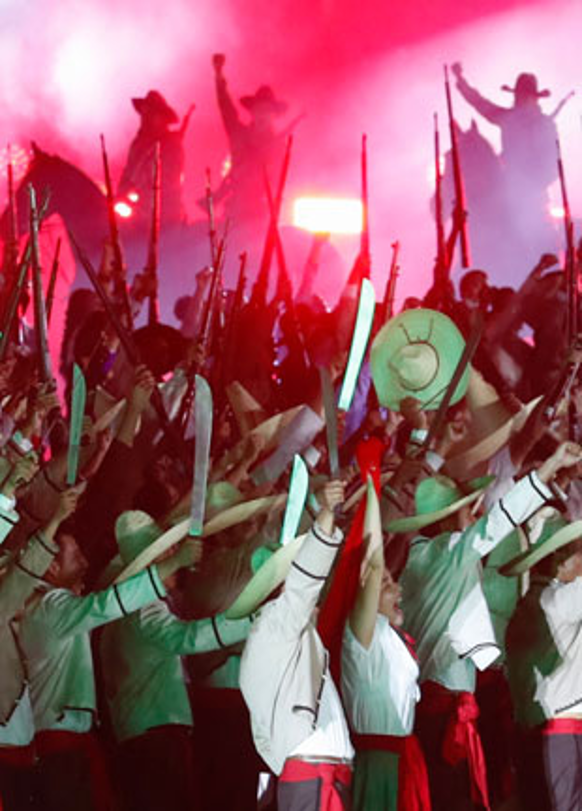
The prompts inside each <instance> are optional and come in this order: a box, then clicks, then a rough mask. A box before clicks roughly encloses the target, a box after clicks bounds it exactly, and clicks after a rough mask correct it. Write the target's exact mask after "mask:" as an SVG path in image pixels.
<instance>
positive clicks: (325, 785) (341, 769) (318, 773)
mask: <svg viewBox="0 0 583 812" xmlns="http://www.w3.org/2000/svg"><path fill="white" fill-rule="evenodd" d="M316 779H320V780H321V781H322V787H321V791H320V805H319V809H321V810H336V812H342V811H343V810H344V809H345V806H344V804H343V801H342V798H341V796H340V794H339V792H338V790H337V788H336V784H337V783H340V784H344V786H345V787H347V788H349V787H350V784H351V781H352V767H350V766H349V765H348V764H326V763H323V762H311V761H302V760H301V759H299V758H288V760H287V761H286V762H285V766H284V768H283V772H282V773H281V775H280V777H279V780H280V781H287V782H289V783H292V784H293V783H295V782H296V781H315V780H316Z"/></svg>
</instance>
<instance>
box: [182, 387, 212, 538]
mask: <svg viewBox="0 0 583 812" xmlns="http://www.w3.org/2000/svg"><path fill="white" fill-rule="evenodd" d="M195 380H196V394H195V397H194V436H195V448H194V479H193V483H192V499H191V502H190V528H189V531H188V534H189V535H190V536H201V535H202V528H203V524H204V511H205V505H206V487H207V478H208V470H209V459H210V451H211V436H212V432H213V395H212V392H211V388H210V386H209V385H208V383H207V381H206V380H205V379H204V378H203V377H202V375H197V376H196V379H195Z"/></svg>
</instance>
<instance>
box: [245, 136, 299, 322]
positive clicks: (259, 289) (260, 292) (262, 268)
mask: <svg viewBox="0 0 583 812" xmlns="http://www.w3.org/2000/svg"><path fill="white" fill-rule="evenodd" d="M292 144H293V136H291V135H290V136H289V137H288V139H287V145H286V150H285V155H284V159H283V163H282V166H281V171H280V174H279V182H278V184H277V193H276V195H275V200H274V202H273V207H272V209H271V213H270V218H269V226H268V228H267V235H266V237H265V243H264V246H263V254H262V256H261V263H260V265H259V271H258V273H257V279H256V281H255V285H254V286H253V292H252V294H251V301H250V302H249V304H250V305H254V306H256V307H259V308H260V309H263V307H265V303H266V301H267V286H268V283H269V270H270V268H271V260H272V257H273V249H274V248H275V245H276V239H277V236H276V234H277V222H278V220H279V213H280V211H281V203H282V200H283V190H284V188H285V182H286V179H287V173H288V169H289V162H290V157H291V148H292Z"/></svg>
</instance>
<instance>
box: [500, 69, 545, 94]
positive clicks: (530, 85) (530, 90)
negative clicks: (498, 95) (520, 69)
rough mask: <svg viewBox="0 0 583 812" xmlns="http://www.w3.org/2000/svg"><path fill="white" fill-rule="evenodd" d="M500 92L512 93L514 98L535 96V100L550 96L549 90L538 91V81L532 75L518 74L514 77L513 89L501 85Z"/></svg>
mask: <svg viewBox="0 0 583 812" xmlns="http://www.w3.org/2000/svg"><path fill="white" fill-rule="evenodd" d="M502 90H506V91H508V93H514V95H515V96H535V97H536V98H537V99H540V98H545V97H546V96H550V95H551V91H550V90H539V89H538V79H537V78H536V76H535V75H534V73H519V74H518V76H517V77H516V82H515V83H514V87H510V85H502Z"/></svg>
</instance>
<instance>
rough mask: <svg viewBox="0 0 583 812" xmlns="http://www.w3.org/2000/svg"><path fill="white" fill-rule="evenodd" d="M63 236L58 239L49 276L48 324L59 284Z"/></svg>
mask: <svg viewBox="0 0 583 812" xmlns="http://www.w3.org/2000/svg"><path fill="white" fill-rule="evenodd" d="M61 242H62V241H61V238H60V237H59V239H58V240H57V245H56V246H55V254H54V256H53V264H52V266H51V275H50V277H49V286H48V288H47V302H46V310H47V324H50V323H51V313H52V312H53V302H54V300H55V287H56V285H57V274H58V273H59V256H60V253H61Z"/></svg>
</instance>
